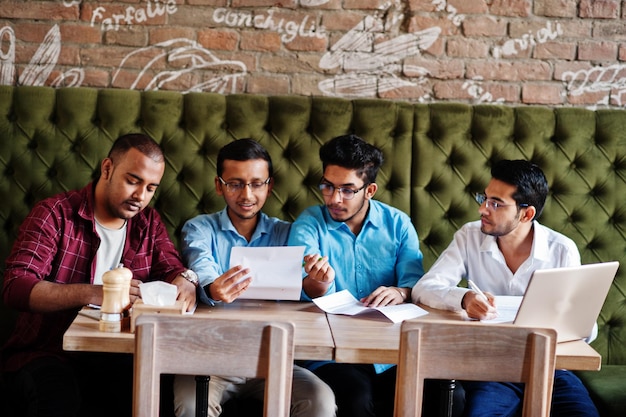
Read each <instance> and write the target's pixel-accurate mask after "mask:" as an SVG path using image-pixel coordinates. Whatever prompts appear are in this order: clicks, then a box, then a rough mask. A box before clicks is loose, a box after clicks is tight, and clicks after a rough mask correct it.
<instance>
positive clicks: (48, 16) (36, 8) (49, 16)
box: [0, 1, 79, 21]
mask: <svg viewBox="0 0 626 417" xmlns="http://www.w3.org/2000/svg"><path fill="white" fill-rule="evenodd" d="M0 4H2V11H1V12H0V14H1V15H2V17H3V18H13V19H41V20H64V21H65V20H76V19H77V18H78V10H79V9H78V6H77V5H74V6H71V7H65V6H64V5H63V3H62V2H60V1H46V2H41V1H19V2H18V1H2V2H0Z"/></svg>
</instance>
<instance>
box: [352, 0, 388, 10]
mask: <svg viewBox="0 0 626 417" xmlns="http://www.w3.org/2000/svg"><path fill="white" fill-rule="evenodd" d="M380 6H381V2H380V0H344V1H343V9H344V10H350V9H357V10H378V9H380Z"/></svg>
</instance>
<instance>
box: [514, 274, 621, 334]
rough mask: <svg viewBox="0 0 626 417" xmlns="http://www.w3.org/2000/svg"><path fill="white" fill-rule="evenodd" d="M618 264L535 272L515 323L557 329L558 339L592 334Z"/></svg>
mask: <svg viewBox="0 0 626 417" xmlns="http://www.w3.org/2000/svg"><path fill="white" fill-rule="evenodd" d="M618 267H619V262H603V263H596V264H587V265H581V266H576V267H565V268H554V269H540V270H537V271H535V272H534V273H533V275H532V277H531V278H530V282H529V283H528V287H527V288H526V292H525V293H524V297H523V298H522V302H521V305H520V307H519V310H518V311H517V315H516V316H515V320H514V321H513V324H515V325H520V326H528V327H549V328H553V329H556V331H557V341H558V342H566V341H570V340H578V339H584V338H586V337H589V335H591V332H592V330H593V326H594V324H595V322H596V320H597V319H598V315H599V314H600V310H601V309H602V305H603V304H604V300H605V299H606V296H607V294H608V292H609V288H610V287H611V283H612V282H613V278H615V274H616V273H617V268H618Z"/></svg>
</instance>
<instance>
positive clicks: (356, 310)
mask: <svg viewBox="0 0 626 417" xmlns="http://www.w3.org/2000/svg"><path fill="white" fill-rule="evenodd" d="M313 302H314V303H315V304H316V305H317V306H318V307H319V308H321V309H322V310H324V311H325V312H327V313H331V314H345V315H348V316H354V315H357V314H361V313H366V312H371V311H378V312H380V313H382V314H383V315H384V316H385V317H387V318H388V319H389V320H391V321H392V322H394V323H399V322H401V321H404V320H408V319H414V318H416V317H420V316H424V315H426V314H428V312H427V311H426V310H424V309H423V308H420V307H418V306H416V305H415V304H412V303H404V304H397V305H393V306H384V307H365V306H364V305H363V303H361V302H360V301H359V300H357V299H356V298H354V296H353V295H352V293H350V291H348V290H342V291H339V292H336V293H333V294H329V295H325V296H323V297H318V298H314V299H313Z"/></svg>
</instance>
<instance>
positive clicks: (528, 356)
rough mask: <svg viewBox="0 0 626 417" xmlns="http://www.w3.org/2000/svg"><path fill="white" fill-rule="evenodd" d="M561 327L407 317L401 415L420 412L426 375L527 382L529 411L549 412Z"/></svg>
mask: <svg viewBox="0 0 626 417" xmlns="http://www.w3.org/2000/svg"><path fill="white" fill-rule="evenodd" d="M555 350H556V331H555V330H553V329H541V328H527V327H520V326H513V325H496V324H484V323H480V322H450V321H436V320H423V321H418V320H415V321H406V322H404V323H402V332H401V339H400V357H399V362H398V374H397V383H396V406H395V409H396V411H395V416H396V417H400V416H403V417H408V416H411V417H415V416H419V415H421V411H422V400H423V398H422V396H423V388H424V379H431V378H432V379H459V380H468V381H498V382H523V383H525V391H524V405H523V413H522V415H523V416H524V417H529V416H534V417H538V416H542V417H548V416H549V413H550V403H551V396H552V383H553V381H554V366H555Z"/></svg>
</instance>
